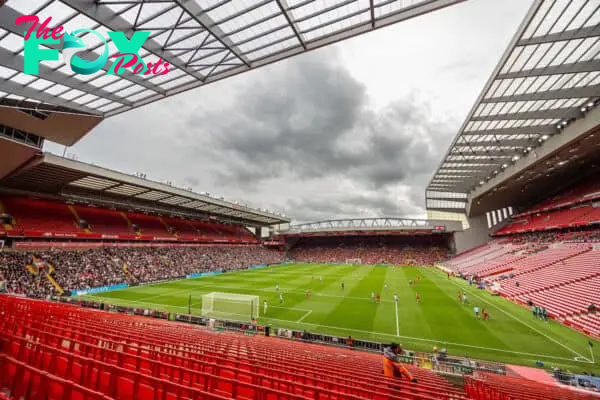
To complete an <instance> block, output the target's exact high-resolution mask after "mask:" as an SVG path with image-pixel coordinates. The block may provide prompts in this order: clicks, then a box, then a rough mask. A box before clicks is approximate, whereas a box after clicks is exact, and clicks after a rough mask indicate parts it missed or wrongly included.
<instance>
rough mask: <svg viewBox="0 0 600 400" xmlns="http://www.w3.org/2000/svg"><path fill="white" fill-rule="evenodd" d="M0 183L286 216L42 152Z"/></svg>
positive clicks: (173, 209) (264, 219)
mask: <svg viewBox="0 0 600 400" xmlns="http://www.w3.org/2000/svg"><path fill="white" fill-rule="evenodd" d="M0 188H2V189H4V190H6V189H8V190H13V191H15V192H16V193H21V192H25V193H31V194H49V195H58V196H61V197H66V198H70V199H73V200H79V201H84V202H85V201H87V202H90V203H94V204H96V203H97V204H114V205H120V206H129V207H133V208H136V207H139V208H143V207H144V206H146V208H147V209H149V210H151V209H153V210H162V211H164V212H166V213H174V214H178V213H179V214H188V215H190V216H191V215H194V214H196V216H198V215H205V216H215V217H221V218H222V219H225V220H228V221H232V222H240V223H246V224H256V225H260V226H266V225H275V224H282V223H283V224H285V223H289V222H290V219H289V218H287V217H285V216H283V215H280V214H276V213H273V212H269V211H267V210H261V209H254V208H250V207H247V206H245V205H243V204H239V203H234V202H229V201H225V200H224V199H222V198H219V199H217V198H214V197H211V196H210V195H208V194H199V193H195V192H193V191H191V190H190V189H186V188H178V187H176V186H174V185H173V184H171V183H160V182H155V181H151V180H148V179H146V178H144V177H140V176H136V175H128V174H124V173H121V172H117V171H112V170H109V169H106V168H102V167H98V166H95V165H92V164H86V163H82V162H79V161H76V160H72V159H67V158H63V157H58V156H55V155H53V154H49V153H46V154H42V155H39V156H37V157H35V158H33V159H32V160H31V161H29V162H28V163H27V164H26V165H24V166H22V167H21V168H19V169H17V170H16V171H15V172H13V173H12V174H10V175H9V176H8V177H6V178H4V179H2V180H0Z"/></svg>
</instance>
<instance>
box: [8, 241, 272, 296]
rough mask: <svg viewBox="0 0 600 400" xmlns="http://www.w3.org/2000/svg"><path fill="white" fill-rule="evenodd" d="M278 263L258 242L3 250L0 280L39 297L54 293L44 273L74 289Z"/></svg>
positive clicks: (11, 288) (12, 290) (16, 290)
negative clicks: (212, 245) (28, 250)
mask: <svg viewBox="0 0 600 400" xmlns="http://www.w3.org/2000/svg"><path fill="white" fill-rule="evenodd" d="M36 260H37V261H36ZM281 261H282V254H281V253H280V252H277V251H273V250H267V249H264V248H262V247H259V246H214V247H211V246H205V247H163V248H150V247H148V248H144V247H137V248H98V249H86V250H62V249H61V250H48V251H42V252H17V251H14V252H13V251H10V252H9V251H5V252H2V253H0V281H5V282H6V290H7V291H8V292H10V293H15V294H22V295H26V296H30V297H44V296H47V295H52V294H56V289H55V288H54V286H53V285H52V283H51V282H50V280H49V279H48V278H47V276H46V273H50V274H51V276H52V277H53V278H54V279H55V281H56V282H57V283H58V284H59V285H60V286H61V287H62V288H63V289H64V290H77V289H87V288H93V287H102V286H110V285H116V284H119V283H125V282H127V283H140V282H150V281H156V280H164V279H173V278H177V277H182V276H185V275H187V274H191V273H200V272H207V271H216V270H237V269H243V268H247V267H249V266H252V265H259V264H272V263H278V262H281ZM27 266H30V267H27Z"/></svg>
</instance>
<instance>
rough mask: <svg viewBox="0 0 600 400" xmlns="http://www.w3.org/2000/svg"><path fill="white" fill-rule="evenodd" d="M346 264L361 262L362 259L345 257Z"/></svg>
mask: <svg viewBox="0 0 600 400" xmlns="http://www.w3.org/2000/svg"><path fill="white" fill-rule="evenodd" d="M346 264H354V265H356V264H362V259H360V258H347V259H346Z"/></svg>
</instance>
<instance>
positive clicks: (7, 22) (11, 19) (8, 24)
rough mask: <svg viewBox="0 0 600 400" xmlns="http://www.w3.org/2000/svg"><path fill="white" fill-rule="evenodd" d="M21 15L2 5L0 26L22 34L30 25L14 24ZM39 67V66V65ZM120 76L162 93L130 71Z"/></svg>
mask: <svg viewBox="0 0 600 400" xmlns="http://www.w3.org/2000/svg"><path fill="white" fill-rule="evenodd" d="M21 16H23V14H21V13H19V12H17V11H15V10H13V9H12V8H10V7H3V8H2V12H1V13H0V27H2V28H3V29H6V30H7V31H8V32H10V33H13V34H15V35H19V36H23V33H24V32H25V31H27V30H28V29H29V28H30V27H31V23H29V22H28V23H24V24H21V25H19V26H18V25H16V24H15V20H16V19H17V18H18V17H21ZM48 28H49V29H50V30H52V29H53V26H48ZM46 46H47V47H48V48H50V49H58V50H61V49H62V44H48V45H46ZM79 57H81V58H82V59H83V60H86V61H94V60H95V58H94V57H95V56H94V55H92V54H80V55H79ZM112 65H113V61H110V60H109V61H107V62H106V64H105V65H104V67H102V70H104V71H108V70H109V69H110V68H111V67H112ZM40 67H41V65H40ZM38 76H39V77H40V78H44V79H46V78H45V76H44V75H42V74H40V75H38ZM121 77H122V78H123V79H126V80H128V81H130V82H131V83H135V84H137V85H140V86H142V87H144V88H146V89H149V90H152V91H154V92H158V93H164V90H162V89H161V88H160V87H158V86H156V85H154V84H153V83H151V82H148V81H147V80H145V79H143V78H140V77H139V76H137V75H134V74H133V73H130V72H129V71H126V72H125V73H124V74H123V75H121ZM63 84H64V83H63ZM96 89H97V88H96ZM126 108H127V109H128V107H126Z"/></svg>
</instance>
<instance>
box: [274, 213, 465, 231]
mask: <svg viewBox="0 0 600 400" xmlns="http://www.w3.org/2000/svg"><path fill="white" fill-rule="evenodd" d="M461 228H462V227H461V224H460V223H457V222H454V221H434V220H427V219H412V218H395V217H379V218H351V219H333V220H325V221H316V222H308V223H305V224H299V225H290V226H289V227H288V228H287V229H284V230H282V231H281V232H280V233H283V234H301V233H313V232H353V231H402V230H408V231H411V232H414V231H419V230H424V231H425V230H427V231H431V230H434V231H438V232H454V231H457V230H462V229H461Z"/></svg>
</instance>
